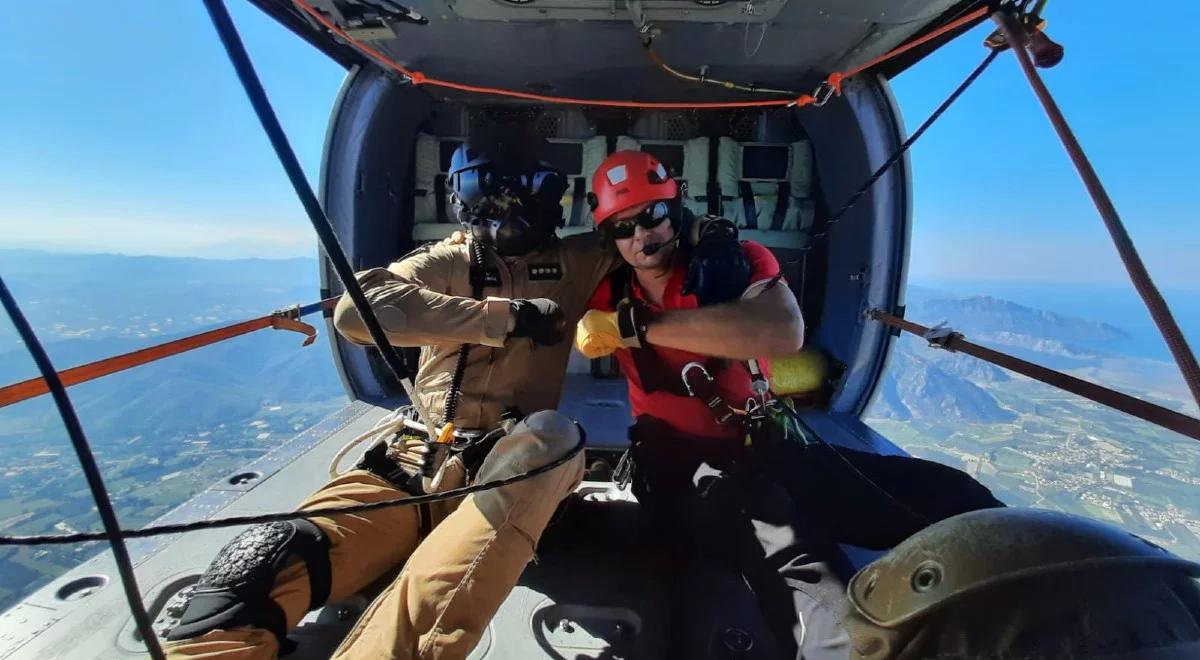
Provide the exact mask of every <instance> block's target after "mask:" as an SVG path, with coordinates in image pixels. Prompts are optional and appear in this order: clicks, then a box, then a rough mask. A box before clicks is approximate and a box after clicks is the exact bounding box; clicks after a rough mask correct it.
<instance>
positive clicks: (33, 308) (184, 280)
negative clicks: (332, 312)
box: [0, 249, 320, 350]
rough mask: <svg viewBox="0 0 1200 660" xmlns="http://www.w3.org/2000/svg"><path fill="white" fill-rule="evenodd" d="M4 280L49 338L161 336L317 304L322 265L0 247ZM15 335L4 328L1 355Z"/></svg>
mask: <svg viewBox="0 0 1200 660" xmlns="http://www.w3.org/2000/svg"><path fill="white" fill-rule="evenodd" d="M0 275H3V276H4V281H5V282H6V283H7V284H8V287H9V289H10V290H12V292H13V295H14V296H15V297H16V298H17V301H18V302H19V303H20V304H21V308H22V310H23V311H24V313H25V315H26V316H27V317H28V318H29V321H30V323H31V324H32V325H33V327H34V329H35V330H37V331H38V332H39V334H42V335H43V340H48V339H50V338H59V339H74V338H88V339H97V338H103V337H125V338H132V339H138V338H157V337H163V336H167V335H172V334H178V333H182V332H189V331H191V330H194V329H196V328H201V327H207V326H211V325H213V324H216V323H220V322H225V321H232V320H241V319H245V318H253V317H255V316H261V315H263V314H266V313H268V312H270V311H271V310H273V309H277V308H281V307H286V306H288V305H293V304H304V303H309V302H315V301H316V300H318V299H319V297H320V294H319V286H318V283H317V282H318V274H317V261H316V259H281V260H270V259H239V260H219V259H194V258H174V257H131V256H125V255H115V254H55V253H49V252H40V251H37V250H5V249H0ZM15 342H16V335H15V333H14V331H13V330H12V328H11V327H10V326H8V324H0V350H4V349H5V348H7V347H8V346H12V345H13V344H15Z"/></svg>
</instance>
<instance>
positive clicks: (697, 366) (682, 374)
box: [679, 362, 713, 396]
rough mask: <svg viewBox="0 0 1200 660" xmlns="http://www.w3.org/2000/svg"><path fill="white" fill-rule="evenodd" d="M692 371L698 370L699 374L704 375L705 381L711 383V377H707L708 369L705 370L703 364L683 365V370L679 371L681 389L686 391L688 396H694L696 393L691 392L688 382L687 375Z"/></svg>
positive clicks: (690, 385)
mask: <svg viewBox="0 0 1200 660" xmlns="http://www.w3.org/2000/svg"><path fill="white" fill-rule="evenodd" d="M693 369H699V370H700V373H702V374H704V379H705V380H707V381H708V382H710V383H711V382H713V378H712V376H711V375H709V373H708V369H705V368H704V365H703V364H700V363H699V362H688V363H687V364H685V365H683V369H681V370H680V372H679V375H680V377H681V378H682V379H683V387H684V389H686V390H687V393H688V396H696V393H695V392H693V391H692V384H691V383H689V382H688V373H689V372H690V371H692V370H693Z"/></svg>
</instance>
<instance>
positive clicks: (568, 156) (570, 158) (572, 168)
mask: <svg viewBox="0 0 1200 660" xmlns="http://www.w3.org/2000/svg"><path fill="white" fill-rule="evenodd" d="M547 156H548V158H547V160H549V161H550V164H551V165H553V166H554V167H556V168H558V169H560V170H562V171H563V172H565V173H566V174H567V175H572V174H580V173H582V172H583V145H582V144H580V143H578V142H557V141H553V140H552V141H551V142H550V145H549V147H548V153H547Z"/></svg>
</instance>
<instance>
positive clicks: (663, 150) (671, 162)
mask: <svg viewBox="0 0 1200 660" xmlns="http://www.w3.org/2000/svg"><path fill="white" fill-rule="evenodd" d="M642 151H645V152H646V153H648V154H650V155H652V156H654V157H655V158H657V159H658V161H659V162H660V163H662V164H663V165H665V166H666V167H667V169H668V170H669V171H670V172H671V174H674V175H675V176H681V175H682V174H683V145H682V144H643V145H642Z"/></svg>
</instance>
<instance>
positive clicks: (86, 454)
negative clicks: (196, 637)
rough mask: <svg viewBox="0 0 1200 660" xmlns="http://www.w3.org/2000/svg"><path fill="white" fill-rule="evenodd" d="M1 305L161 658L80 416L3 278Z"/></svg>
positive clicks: (141, 628)
mask: <svg viewBox="0 0 1200 660" xmlns="http://www.w3.org/2000/svg"><path fill="white" fill-rule="evenodd" d="M0 303H2V304H3V305H4V311H5V312H6V313H7V314H8V318H9V319H11V320H12V324H13V326H14V327H15V328H16V329H17V334H19V335H20V336H21V341H23V342H25V350H27V351H29V355H30V357H32V358H33V361H34V363H36V364H37V368H38V371H40V372H41V374H42V378H44V379H45V380H46V384H47V386H48V387H49V389H50V394H51V395H53V396H54V404H55V405H56V406H57V407H58V415H59V417H61V418H62V422H63V425H64V426H66V427H67V436H68V437H69V438H70V439H71V447H72V448H73V449H74V450H75V456H76V458H78V459H79V465H80V467H81V468H83V476H84V478H85V479H86V480H87V484H88V490H90V491H91V492H92V500H93V501H94V502H95V503H96V511H97V512H98V513H99V514H100V522H101V524H102V525H104V533H103V534H95V535H94V536H95V537H96V538H95V539H93V540H96V541H103V540H107V541H108V543H109V545H110V546H111V547H112V553H113V561H115V562H116V564H117V572H118V574H119V575H120V576H121V587H122V588H123V589H124V590H125V600H126V601H128V603H129V611H130V612H132V613H133V620H134V622H135V623H136V624H137V629H138V632H139V633H141V635H142V639H144V640H145V641H146V650H147V651H148V652H149V653H150V657H152V658H154V659H155V660H159V659H160V658H164V657H165V656H164V655H163V650H162V646H161V645H160V644H159V643H158V637H157V636H156V635H155V633H154V628H153V627H151V625H150V616H149V615H148V614H147V613H146V606H145V605H143V604H142V596H141V591H140V590H139V589H138V584H137V576H136V575H134V572H133V562H131V561H130V560H129V549H128V548H126V547H125V539H124V537H123V536H122V532H121V523H120V522H119V521H118V520H117V513H116V511H114V510H113V505H112V500H111V499H109V497H108V488H107V487H106V486H105V485H104V477H103V476H102V475H101V474H100V467H99V466H98V465H96V456H95V455H94V454H92V448H91V446H90V445H89V444H88V440H87V436H86V435H84V433H83V426H82V425H81V424H80V423H79V416H78V415H76V414H75V407H74V406H73V405H71V397H69V396H67V388H66V387H64V386H63V383H62V380H61V379H60V378H59V377H58V372H57V371H55V369H54V363H52V362H51V361H50V356H49V355H47V354H46V349H45V348H43V347H42V342H40V341H38V337H37V333H36V332H34V331H33V327H32V326H30V325H29V321H28V320H27V319H26V318H25V315H24V314H23V313H22V312H21V308H20V307H19V306H18V305H17V301H16V299H15V298H13V296H12V294H11V293H9V291H8V285H7V284H5V283H4V278H2V277H0Z"/></svg>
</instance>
